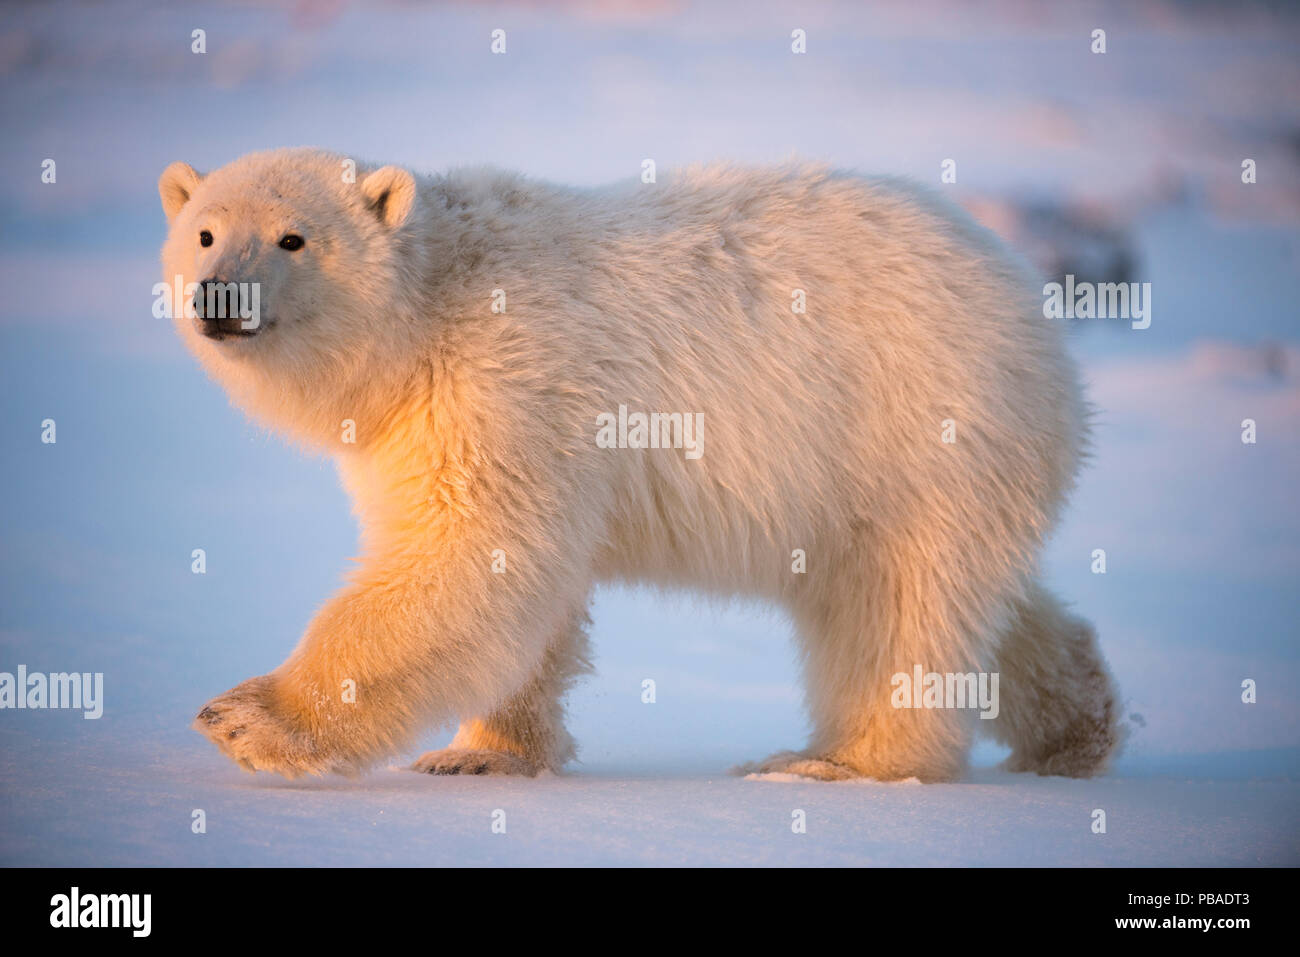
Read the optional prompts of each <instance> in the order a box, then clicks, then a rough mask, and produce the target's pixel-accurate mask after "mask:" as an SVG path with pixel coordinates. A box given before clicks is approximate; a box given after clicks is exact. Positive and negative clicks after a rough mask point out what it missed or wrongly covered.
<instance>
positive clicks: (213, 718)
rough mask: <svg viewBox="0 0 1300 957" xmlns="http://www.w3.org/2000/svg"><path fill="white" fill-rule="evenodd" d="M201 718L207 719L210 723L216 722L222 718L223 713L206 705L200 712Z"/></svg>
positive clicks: (201, 719)
mask: <svg viewBox="0 0 1300 957" xmlns="http://www.w3.org/2000/svg"><path fill="white" fill-rule="evenodd" d="M199 720H200V721H206V722H207V723H208V724H216V723H217V722H218V721H220V720H221V715H219V714H217V712H215V711H213V710H212V709H211V708H209V707H208V706H207V705H204V706H203V710H202V711H200V712H199Z"/></svg>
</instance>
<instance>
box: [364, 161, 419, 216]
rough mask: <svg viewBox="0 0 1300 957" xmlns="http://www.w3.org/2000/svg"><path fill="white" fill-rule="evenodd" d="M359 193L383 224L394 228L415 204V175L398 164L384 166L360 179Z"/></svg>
mask: <svg viewBox="0 0 1300 957" xmlns="http://www.w3.org/2000/svg"><path fill="white" fill-rule="evenodd" d="M361 195H362V196H364V197H365V198H366V203H367V204H368V205H369V206H370V208H371V210H373V211H374V214H375V215H376V216H378V217H379V219H380V221H381V222H382V223H383V224H384V225H385V226H387V227H388V228H389V229H396V228H397V227H398V226H400V225H402V223H404V222H406V217H407V216H409V215H410V214H411V208H412V207H413V206H414V205H415V177H414V176H412V175H411V174H410V173H408V172H407V171H406V170H404V169H402V168H401V167H399V166H385V167H383V168H382V169H377V170H375V171H374V172H373V173H371V174H370V175H369V176H367V177H366V178H365V179H363V180H362V181H361Z"/></svg>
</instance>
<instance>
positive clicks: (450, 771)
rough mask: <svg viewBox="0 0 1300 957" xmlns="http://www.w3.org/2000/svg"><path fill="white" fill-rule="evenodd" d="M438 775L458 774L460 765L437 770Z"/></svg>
mask: <svg viewBox="0 0 1300 957" xmlns="http://www.w3.org/2000/svg"><path fill="white" fill-rule="evenodd" d="M438 773H439V774H460V765H459V764H453V765H451V767H447V768H439V769H438Z"/></svg>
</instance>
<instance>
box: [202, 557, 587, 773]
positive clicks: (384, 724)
mask: <svg viewBox="0 0 1300 957" xmlns="http://www.w3.org/2000/svg"><path fill="white" fill-rule="evenodd" d="M428 555H433V556H439V555H441V556H445V557H443V558H441V560H436V561H435V560H426V558H425V556H428ZM480 556H485V557H486V560H482V559H480ZM403 557H405V556H403ZM419 557H420V560H419V561H416V562H412V561H410V560H409V559H408V560H406V561H398V560H396V559H395V558H385V559H380V558H378V557H376V558H372V559H371V560H370V561H369V562H368V563H367V566H366V567H365V569H364V570H363V571H362V572H361V573H360V574H359V575H358V577H357V580H356V581H355V583H354V584H352V585H349V586H348V587H347V588H345V589H344V590H343V591H342V592H340V593H339V594H338V595H336V596H335V597H334V598H333V599H331V600H330V601H329V602H328V603H327V604H326V605H325V606H324V607H323V608H322V609H321V611H320V612H319V614H317V616H316V618H315V619H314V620H313V621H312V623H311V624H310V625H309V626H308V628H307V632H306V634H305V635H304V636H303V639H302V641H301V642H300V643H299V645H298V647H297V649H296V650H295V651H294V653H293V654H292V655H291V656H290V657H289V659H288V660H287V661H285V663H284V664H282V665H281V666H280V667H278V668H276V669H275V670H274V671H273V672H271V673H270V674H269V675H264V676H262V677H259V678H253V679H251V680H249V681H246V682H244V683H243V684H241V685H239V686H237V687H235V688H233V689H231V690H230V691H228V692H226V693H225V694H223V695H220V696H218V697H217V698H214V699H213V700H212V701H210V702H208V704H207V705H205V706H204V708H203V709H202V710H201V711H200V712H199V715H198V718H197V719H196V721H195V727H196V728H197V729H198V730H199V731H201V732H202V733H203V734H204V735H206V736H207V737H208V738H209V739H210V740H211V741H212V742H213V743H214V744H216V745H217V746H218V747H219V748H220V749H221V750H222V751H223V752H224V753H225V754H226V755H227V756H228V757H230V758H231V759H232V760H234V761H236V762H238V763H239V764H240V765H241V766H243V767H244V768H246V769H248V770H251V771H274V772H277V773H280V774H283V775H285V776H287V777H296V776H298V775H300V774H303V773H309V774H322V773H325V772H329V771H336V772H341V773H344V774H351V773H356V772H358V771H360V770H362V769H364V768H365V767H366V766H368V765H370V764H372V763H373V762H375V761H377V760H379V759H381V758H386V757H391V756H393V755H395V754H397V753H398V752H399V751H401V750H403V749H404V748H406V747H407V746H409V745H410V744H411V739H412V738H413V737H414V736H415V735H416V734H417V733H418V732H420V731H421V730H423V729H425V728H426V727H428V726H430V725H435V724H438V723H443V722H448V721H451V720H454V719H456V718H459V717H461V716H465V715H474V714H490V713H492V712H493V711H494V710H496V709H498V708H499V707H500V706H501V705H502V703H504V702H507V701H509V700H510V699H511V697H512V696H514V695H516V694H518V693H519V692H520V691H521V690H522V689H525V688H526V686H527V685H528V683H529V682H530V681H533V680H534V679H535V678H536V677H537V676H539V675H546V674H548V672H547V668H548V666H547V665H546V664H545V660H546V655H547V652H548V650H549V649H550V648H551V647H552V646H553V644H554V642H555V638H556V636H557V635H559V634H561V633H563V631H564V629H565V627H566V626H568V625H570V624H571V623H572V622H573V621H574V620H575V615H576V616H581V615H582V614H583V611H584V610H585V602H586V593H587V589H588V588H589V585H588V584H587V583H586V582H585V581H584V580H581V579H579V578H576V577H574V576H572V575H567V576H565V577H563V578H552V579H550V580H549V581H544V582H543V584H542V586H541V588H538V589H537V590H534V589H535V588H536V586H537V584H538V581H539V579H538V578H536V577H533V576H525V575H524V574H523V573H522V572H523V570H522V569H521V570H520V571H518V572H516V573H515V574H513V575H498V574H492V572H491V570H490V569H491V561H490V551H489V550H488V549H485V548H464V549H458V550H455V551H453V550H449V549H445V548H444V549H439V548H435V547H431V548H430V549H429V550H428V551H427V552H425V553H423V554H422V555H421V556H419ZM458 559H459V560H458ZM519 564H520V565H523V562H522V561H521V562H520V563H519ZM556 567H561V568H562V567H563V566H556ZM538 591H540V592H541V593H542V594H544V595H546V596H547V597H546V599H545V600H544V601H539V598H538ZM566 594H567V596H568V597H569V598H570V600H567V601H566V600H564V599H565V597H566ZM563 683H564V681H563V680H561V681H559V682H558V683H557V682H556V681H552V680H548V681H547V682H546V684H547V690H548V691H558V690H559V689H560V687H561V686H562V685H563ZM555 708H558V704H556V703H555V702H554V701H553V702H552V703H551V704H550V705H548V706H547V708H546V709H544V710H545V713H546V714H547V715H551V714H557V712H554V711H553V710H552V709H555ZM554 730H555V737H553V738H552V739H551V741H552V742H557V741H563V740H567V739H565V738H562V737H560V736H561V735H563V728H562V726H558V724H557V725H556V727H555V729H554ZM558 756H559V751H556V750H554V749H553V748H548V749H547V751H546V753H545V754H541V753H539V754H537V755H533V754H530V755H529V756H528V757H529V759H530V760H531V759H534V758H538V757H540V758H541V760H539V761H537V764H538V765H539V766H548V767H549V766H553V764H554V763H555V760H554V759H557V758H558Z"/></svg>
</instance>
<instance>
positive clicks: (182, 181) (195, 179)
mask: <svg viewBox="0 0 1300 957" xmlns="http://www.w3.org/2000/svg"><path fill="white" fill-rule="evenodd" d="M202 178H203V177H202V176H200V175H199V174H198V173H196V172H195V171H194V167H193V166H191V165H190V164H189V163H172V165H171V166H168V167H167V168H166V169H165V170H163V174H162V176H160V177H158V195H159V196H161V197H162V208H163V212H164V213H166V214H167V222H169V223H170V222H171V221H172V220H173V219H175V218H176V214H177V213H179V212H180V211H181V207H182V206H184V205H185V204H186V203H188V202H189V201H190V197H191V196H192V195H194V190H195V189H196V188H197V187H198V185H199V180H201V179H202Z"/></svg>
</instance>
